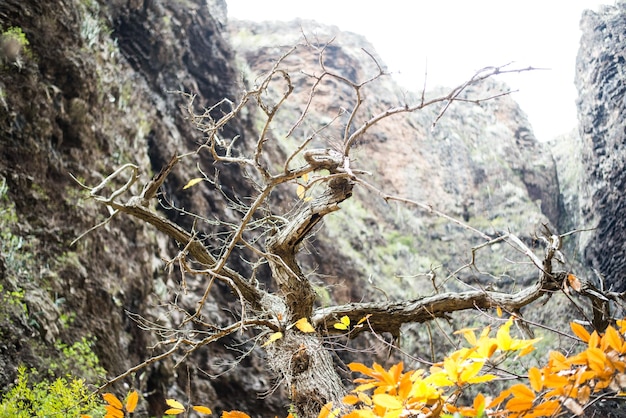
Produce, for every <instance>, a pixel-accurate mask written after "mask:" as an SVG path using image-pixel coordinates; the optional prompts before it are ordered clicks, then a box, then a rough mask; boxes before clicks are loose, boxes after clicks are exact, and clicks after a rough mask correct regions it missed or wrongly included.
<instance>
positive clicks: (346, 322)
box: [333, 315, 350, 330]
mask: <svg viewBox="0 0 626 418" xmlns="http://www.w3.org/2000/svg"><path fill="white" fill-rule="evenodd" d="M339 321H341V322H337V323H336V324H334V325H333V327H335V328H336V329H342V330H346V329H348V328H350V317H349V316H348V315H344V316H342V317H341V319H340V320H339Z"/></svg>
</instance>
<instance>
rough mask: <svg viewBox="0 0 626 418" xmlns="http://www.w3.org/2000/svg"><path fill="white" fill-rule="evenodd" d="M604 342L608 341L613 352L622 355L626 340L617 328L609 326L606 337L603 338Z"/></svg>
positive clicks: (605, 333) (605, 332)
mask: <svg viewBox="0 0 626 418" xmlns="http://www.w3.org/2000/svg"><path fill="white" fill-rule="evenodd" d="M602 340H603V341H606V343H607V344H608V345H609V347H611V348H612V349H613V350H615V351H617V352H618V353H621V351H622V344H623V342H624V340H623V339H622V337H621V335H619V333H618V332H617V330H616V329H615V328H613V327H612V326H610V325H609V326H608V327H607V329H606V331H604V336H603V337H602Z"/></svg>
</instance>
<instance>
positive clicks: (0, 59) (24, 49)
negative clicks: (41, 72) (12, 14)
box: [0, 26, 32, 69]
mask: <svg viewBox="0 0 626 418" xmlns="http://www.w3.org/2000/svg"><path fill="white" fill-rule="evenodd" d="M29 45H30V42H28V39H27V38H26V34H25V33H24V31H22V28H20V27H16V26H12V27H10V28H9V29H7V30H5V31H3V32H2V33H1V34H0V63H9V64H13V65H15V66H16V67H18V68H20V69H21V68H22V67H23V65H24V58H32V52H31V50H30V48H29V47H28V46H29Z"/></svg>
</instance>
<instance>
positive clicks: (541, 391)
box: [104, 317, 626, 418]
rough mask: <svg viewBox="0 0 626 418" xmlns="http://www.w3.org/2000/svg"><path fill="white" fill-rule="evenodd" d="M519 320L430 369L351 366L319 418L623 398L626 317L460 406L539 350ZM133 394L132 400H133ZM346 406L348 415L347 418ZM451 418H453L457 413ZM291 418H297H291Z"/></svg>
mask: <svg viewBox="0 0 626 418" xmlns="http://www.w3.org/2000/svg"><path fill="white" fill-rule="evenodd" d="M514 320H515V318H514V317H511V318H509V319H508V320H507V321H506V322H505V323H504V324H503V325H502V326H501V327H500V328H499V329H498V331H497V332H496V335H495V336H491V335H490V334H491V327H485V328H484V329H483V330H482V331H481V332H480V334H478V335H476V332H475V331H476V329H469V328H468V329H462V330H459V331H457V332H456V333H457V334H461V335H463V337H464V338H465V340H466V341H467V342H468V343H469V346H468V347H463V348H460V349H458V350H456V351H454V352H452V353H451V354H449V355H448V356H446V357H445V358H444V359H443V360H442V361H441V362H438V363H435V364H433V365H432V366H431V367H430V368H429V369H428V370H425V369H417V370H407V371H405V370H404V364H403V363H402V362H400V363H397V364H394V365H392V366H391V367H390V368H389V369H385V368H384V367H382V366H381V365H379V364H376V363H374V364H373V365H372V367H367V366H365V365H364V364H361V363H350V364H349V365H348V366H349V367H350V370H352V371H353V372H357V373H360V374H362V375H363V376H364V377H357V378H356V379H355V380H354V382H355V384H356V387H355V388H354V389H353V390H352V391H351V392H350V393H349V394H348V395H346V396H345V397H344V398H343V402H344V404H345V405H332V403H328V404H326V405H325V406H324V407H323V408H322V409H321V411H320V413H319V415H318V418H335V417H337V418H339V417H341V418H375V417H385V418H400V417H408V416H425V417H433V418H437V417H478V418H484V417H507V418H518V417H519V418H521V417H525V418H533V417H556V416H559V415H562V414H564V413H565V412H568V411H569V412H568V413H569V414H574V415H582V414H583V411H584V407H585V405H587V404H589V403H590V402H592V401H593V399H594V395H596V396H598V395H600V393H604V392H606V391H611V392H613V393H616V394H617V395H618V396H625V397H626V392H625V390H626V341H625V339H624V335H625V334H626V319H625V320H621V321H617V322H616V324H617V327H618V329H617V328H615V327H612V326H609V327H607V329H606V330H605V331H604V333H602V334H598V333H597V332H596V331H594V332H592V333H589V332H588V331H587V330H586V329H585V328H584V327H583V326H582V325H580V324H577V323H575V322H573V323H571V328H572V331H573V333H574V334H575V335H576V337H578V338H579V339H580V340H581V341H582V342H584V343H585V344H586V345H585V349H584V350H583V351H581V352H580V353H578V354H573V355H571V356H565V355H564V354H562V353H560V352H558V351H552V352H550V354H549V356H548V361H547V364H546V365H545V366H544V367H542V368H537V367H531V368H530V369H529V371H528V375H527V377H526V379H527V383H526V382H521V381H520V382H517V383H515V384H513V385H512V386H510V387H508V388H506V389H504V390H502V391H500V393H498V394H497V395H496V396H489V395H486V394H483V393H480V392H479V393H478V394H477V395H476V396H475V397H474V399H473V402H472V403H471V405H462V404H461V403H462V402H461V399H462V398H461V395H462V393H463V392H464V390H465V389H467V388H468V387H470V386H475V385H480V384H481V383H485V382H489V381H493V380H496V379H498V376H496V375H495V374H491V373H488V372H486V370H490V369H493V365H494V364H499V363H501V362H502V360H503V359H504V358H506V357H509V356H510V355H517V356H524V355H526V354H528V353H530V352H531V351H532V350H534V344H535V343H536V342H537V341H538V340H539V339H532V340H524V339H518V338H514V337H512V336H511V334H510V329H511V326H512V324H513V322H514ZM133 393H134V395H133ZM133 393H131V395H129V398H128V400H127V403H126V408H125V409H126V411H127V412H132V410H133V409H134V407H135V405H136V402H137V400H136V392H133ZM104 396H105V400H106V401H107V403H108V404H109V405H107V406H106V407H107V411H108V412H109V413H108V414H107V417H110V418H115V417H123V416H124V412H123V410H124V408H123V407H122V403H121V401H119V400H118V399H117V398H115V397H114V395H112V394H105V395H104ZM168 405H169V406H170V407H171V409H170V410H168V411H167V413H169V414H181V413H183V412H185V411H186V410H187V409H186V408H185V406H184V405H182V404H181V403H179V402H177V401H175V400H173V399H168ZM346 406H349V407H350V408H352V410H351V411H350V412H347V413H342V408H345V407H346ZM190 409H193V410H195V411H196V412H200V413H205V414H211V410H210V409H209V408H208V407H204V406H192V407H191V408H190ZM452 414H454V415H452ZM221 417H222V418H250V416H249V415H248V414H246V413H244V412H241V411H228V412H226V411H225V412H223V413H222V415H221ZM287 418H293V417H292V415H291V414H289V415H288V417H287Z"/></svg>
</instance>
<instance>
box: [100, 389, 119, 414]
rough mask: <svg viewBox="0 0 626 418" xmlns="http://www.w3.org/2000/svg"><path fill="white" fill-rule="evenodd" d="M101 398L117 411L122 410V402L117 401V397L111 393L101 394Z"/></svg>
mask: <svg viewBox="0 0 626 418" xmlns="http://www.w3.org/2000/svg"><path fill="white" fill-rule="evenodd" d="M102 397H103V398H104V400H105V401H106V402H107V403H108V404H109V405H111V406H112V407H114V408H117V409H119V410H122V408H123V406H122V401H120V400H119V399H117V396H115V395H114V394H112V393H104V394H102Z"/></svg>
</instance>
